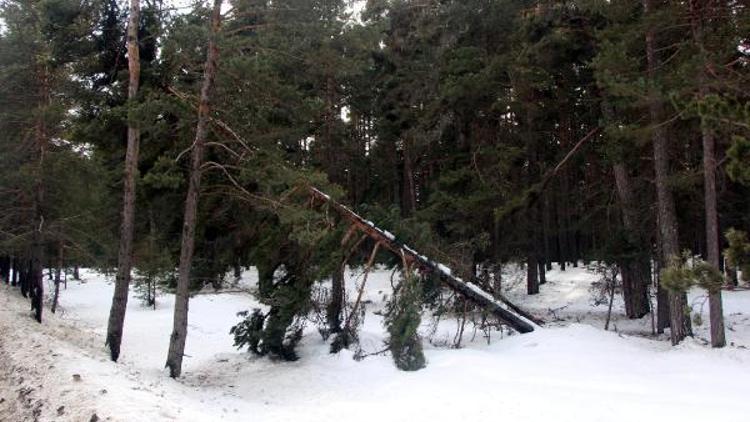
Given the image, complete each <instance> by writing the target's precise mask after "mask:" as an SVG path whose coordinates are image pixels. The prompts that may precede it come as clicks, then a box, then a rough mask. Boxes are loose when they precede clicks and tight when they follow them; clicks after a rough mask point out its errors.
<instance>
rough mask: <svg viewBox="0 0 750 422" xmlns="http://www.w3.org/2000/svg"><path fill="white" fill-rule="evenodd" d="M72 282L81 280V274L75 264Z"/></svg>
mask: <svg viewBox="0 0 750 422" xmlns="http://www.w3.org/2000/svg"><path fill="white" fill-rule="evenodd" d="M73 280H75V281H80V280H81V273H80V270H79V268H78V265H77V264H76V266H75V267H73Z"/></svg>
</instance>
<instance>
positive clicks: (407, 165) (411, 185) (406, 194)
mask: <svg viewBox="0 0 750 422" xmlns="http://www.w3.org/2000/svg"><path fill="white" fill-rule="evenodd" d="M408 145H409V141H408V140H404V151H403V152H404V158H403V159H404V175H403V178H404V180H403V190H402V194H403V210H404V211H403V215H404V216H405V217H410V216H412V215H414V212H415V211H416V210H417V192H416V187H415V181H414V169H413V168H412V164H413V163H412V160H411V151H410V150H409V148H407V146H408Z"/></svg>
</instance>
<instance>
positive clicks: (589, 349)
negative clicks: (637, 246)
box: [0, 268, 750, 422]
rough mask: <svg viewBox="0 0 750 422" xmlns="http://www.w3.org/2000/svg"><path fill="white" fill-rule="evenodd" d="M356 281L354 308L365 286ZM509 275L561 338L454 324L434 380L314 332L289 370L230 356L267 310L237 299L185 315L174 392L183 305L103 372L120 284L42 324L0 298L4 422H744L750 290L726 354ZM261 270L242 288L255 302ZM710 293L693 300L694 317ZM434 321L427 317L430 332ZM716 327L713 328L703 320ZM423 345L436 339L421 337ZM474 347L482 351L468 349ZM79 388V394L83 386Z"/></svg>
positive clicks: (135, 317)
mask: <svg viewBox="0 0 750 422" xmlns="http://www.w3.org/2000/svg"><path fill="white" fill-rule="evenodd" d="M347 274H348V286H347V290H348V291H347V294H348V296H349V297H350V298H352V297H355V296H356V289H357V288H358V287H359V283H361V274H358V273H355V274H350V273H349V272H347ZM514 277H515V279H520V276H514V275H513V274H512V273H511V274H509V275H507V276H506V277H504V280H507V282H506V283H507V284H506V287H505V289H506V290H505V292H506V294H507V295H508V296H509V297H510V298H511V299H513V300H516V302H518V303H519V304H521V305H523V306H525V307H526V308H527V309H529V310H531V311H532V312H534V313H535V314H537V315H538V316H541V317H543V318H545V319H547V320H548V321H550V323H548V324H547V325H546V326H545V327H544V328H537V330H536V331H535V332H533V333H530V334H524V335H517V334H514V335H507V334H506V335H501V333H499V332H495V333H494V334H493V337H492V341H491V342H490V343H489V344H488V342H487V340H486V339H485V338H483V337H482V335H481V331H480V332H479V333H478V334H476V335H474V333H473V332H472V329H471V328H470V327H469V326H467V328H466V333H465V335H464V341H463V343H462V348H460V349H453V348H450V347H445V346H438V345H439V344H443V343H451V340H452V339H453V336H454V333H455V328H456V326H457V325H456V322H455V320H446V321H444V322H443V323H441V324H440V325H439V327H438V329H437V331H436V333H435V334H434V335H433V336H432V341H427V340H425V342H424V344H425V354H426V357H427V360H428V366H427V368H425V369H423V370H421V371H417V372H401V371H398V370H397V369H396V368H395V367H394V366H393V364H392V362H391V358H390V356H388V355H384V354H381V355H374V356H369V357H367V358H366V359H364V360H362V361H355V360H354V359H353V353H352V352H350V351H346V350H345V351H343V352H341V353H339V354H338V355H331V354H329V353H328V344H327V343H326V342H324V341H323V340H322V338H321V336H320V335H318V334H317V332H316V329H315V328H314V327H308V329H307V330H306V335H305V337H304V339H303V341H302V343H301V344H300V346H299V348H298V350H299V354H300V359H299V360H298V361H295V362H280V361H275V360H272V359H270V358H267V357H255V356H252V355H250V354H248V353H247V352H245V351H238V350H236V349H235V348H234V347H233V346H232V338H231V337H230V336H229V329H230V327H231V326H232V325H234V324H235V323H236V322H237V321H238V318H237V317H236V316H235V314H236V312H239V311H242V310H248V309H252V308H253V307H258V306H259V305H258V303H257V301H256V300H255V299H254V298H253V297H252V296H251V295H250V294H249V293H247V292H245V291H243V289H242V288H234V289H231V290H232V291H230V292H224V293H213V292H203V293H201V294H198V295H196V296H194V297H193V298H192V299H191V301H190V322H189V334H188V339H187V350H186V354H187V357H186V358H185V362H184V367H183V374H184V377H183V378H181V379H179V380H173V379H171V378H169V376H168V375H167V373H166V372H165V371H164V370H163V369H162V368H163V366H164V362H165V359H166V353H167V347H168V342H169V334H170V332H171V326H172V312H173V311H172V306H173V302H174V299H173V296H172V295H169V294H161V295H160V296H159V298H158V304H157V309H156V310H152V309H150V308H145V307H143V305H142V304H141V303H140V301H139V300H138V299H137V298H135V297H134V296H131V298H130V301H129V304H128V313H127V317H126V321H125V335H124V339H123V348H122V356H121V358H120V361H119V362H118V363H112V362H110V361H109V359H108V354H107V349H106V348H105V347H104V333H105V332H106V323H107V317H108V311H109V306H110V303H111V299H112V289H113V285H112V280H111V279H110V278H107V277H105V276H103V275H101V274H96V273H93V272H83V281H82V282H75V281H70V282H69V284H68V288H67V290H63V291H62V295H61V311H60V312H58V314H57V315H52V314H50V313H46V314H45V317H46V320H45V322H44V324H42V325H39V324H37V323H36V322H35V321H33V320H32V319H31V318H30V314H29V311H28V302H26V301H25V300H23V299H22V298H21V297H20V294H19V293H18V292H17V291H15V290H13V289H11V288H10V287H7V286H5V285H2V286H1V287H0V420H2V421H25V420H40V421H88V420H89V419H90V418H91V416H92V415H93V414H96V415H97V416H98V417H99V418H100V420H112V421H247V420H251V421H331V420H344V419H346V420H356V421H430V422H441V421H446V422H447V421H451V422H453V421H456V420H467V421H468V420H477V421H485V420H486V421H490V420H516V421H531V422H533V421H544V422H549V421H555V422H564V421H576V422H586V421H608V422H616V421H628V422H631V421H633V420H643V421H649V420H679V421H681V422H686V421H688V422H689V421H706V420H717V421H723V422H731V421H738V422H739V421H747V420H748V410H750V407H748V404H747V401H746V400H747V399H746V396H747V392H746V390H747V381H748V379H750V351H748V350H747V349H746V346H748V345H750V316H749V315H750V291H734V292H725V293H724V299H725V302H724V310H725V313H726V318H727V327H728V331H727V337H728V340H729V341H730V342H731V343H732V344H731V346H728V347H727V348H724V349H720V350H719V349H711V348H710V346H707V345H706V344H705V337H706V327H699V328H698V329H697V330H696V333H697V336H696V338H695V339H689V340H688V341H686V342H684V343H683V344H681V345H680V346H678V347H671V346H670V345H669V342H668V341H667V340H666V337H665V336H660V337H656V338H654V337H650V336H649V335H648V334H649V332H650V320H649V319H648V317H646V318H644V319H643V320H640V321H636V322H633V321H628V320H626V319H625V318H624V316H623V315H622V303H621V301H620V300H618V301H616V302H615V315H614V317H613V326H615V327H617V332H615V331H604V330H603V328H602V327H603V325H604V324H603V320H602V319H603V316H604V314H605V313H606V306H599V307H593V306H592V305H591V304H590V299H589V293H588V288H589V287H590V285H591V283H592V282H593V281H596V279H597V277H596V275H593V274H591V273H590V272H588V271H586V270H584V269H582V268H577V269H569V270H568V271H566V272H561V271H559V270H558V269H555V270H553V271H550V272H548V273H547V279H548V280H549V281H548V283H547V284H545V285H543V286H542V289H541V290H542V292H541V294H539V295H536V296H533V297H529V296H526V295H524V294H523V293H522V291H523V287H524V286H522V285H521V283H518V282H516V283H514V282H513V280H514ZM256 279H257V276H256V274H255V272H254V271H247V272H245V274H244V275H243V280H242V283H241V284H240V287H243V288H252V287H253V286H254V284H255V283H256ZM390 292H391V273H390V271H385V270H378V271H375V272H373V273H372V274H370V276H369V278H368V280H367V286H366V289H365V295H364V298H363V300H364V303H365V304H366V310H367V316H366V319H365V322H364V325H363V326H362V329H361V334H360V338H361V346H362V348H363V349H364V351H365V352H376V351H378V350H381V349H382V348H383V340H384V339H385V330H384V328H383V327H382V317H380V316H379V315H377V314H376V313H375V312H377V311H379V310H382V307H383V304H384V301H385V300H386V299H387V297H388V296H389V295H390ZM699 294H700V293H699V292H694V293H693V294H692V295H691V300H692V301H693V302H694V303H696V307H697V306H699V303H700V298H699ZM427 319H428V318H425V320H427ZM704 319H705V320H706V321H707V319H708V318H707V316H706V317H705V318H704ZM423 328H424V333H425V335H427V334H428V331H430V324H428V323H427V322H425V324H424V327H423ZM472 336H473V337H474V338H473V340H472ZM74 375H78V376H79V377H80V380H78V381H77V380H76V379H75V378H76V377H74Z"/></svg>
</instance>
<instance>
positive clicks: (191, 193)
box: [166, 0, 222, 378]
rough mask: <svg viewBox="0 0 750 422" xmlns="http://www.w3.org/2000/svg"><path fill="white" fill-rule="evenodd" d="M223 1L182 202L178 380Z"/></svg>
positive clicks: (174, 355)
mask: <svg viewBox="0 0 750 422" xmlns="http://www.w3.org/2000/svg"><path fill="white" fill-rule="evenodd" d="M221 3H222V0H214V6H213V10H212V12H211V28H210V35H209V40H208V53H207V57H206V68H205V71H204V74H203V86H202V87H201V98H200V104H199V106H198V124H197V126H196V130H195V142H194V144H193V151H192V154H191V165H190V180H189V184H188V193H187V198H186V199H185V215H184V221H183V225H182V245H181V248H180V267H179V278H178V281H177V294H176V297H175V308H174V324H173V328H172V336H171V337H170V339H169V354H168V355H167V363H166V366H167V367H168V368H169V375H170V376H171V377H172V378H177V377H179V376H180V374H181V372H182V358H183V355H184V354H185V340H186V337H187V324H188V302H189V300H190V296H189V294H190V292H189V290H190V269H191V267H192V265H193V250H194V247H195V226H196V224H197V220H198V218H197V214H198V195H199V192H200V184H201V167H202V166H203V150H204V148H205V143H206V136H207V135H208V121H209V113H210V106H211V102H210V101H211V95H212V91H213V87H214V80H215V78H216V66H217V61H218V59H219V46H218V44H217V37H218V33H219V27H220V25H221Z"/></svg>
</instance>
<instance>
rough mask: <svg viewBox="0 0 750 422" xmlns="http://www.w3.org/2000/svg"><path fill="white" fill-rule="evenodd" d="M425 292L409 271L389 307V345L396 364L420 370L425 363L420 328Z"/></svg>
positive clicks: (406, 368)
mask: <svg viewBox="0 0 750 422" xmlns="http://www.w3.org/2000/svg"><path fill="white" fill-rule="evenodd" d="M421 311H422V292H421V287H420V284H419V282H418V281H417V280H416V279H415V278H414V276H412V275H406V276H405V277H404V278H403V279H402V280H401V282H400V283H399V285H398V290H397V291H396V292H395V293H394V295H393V297H392V298H391V300H390V302H389V303H388V306H387V309H386V317H385V325H386V328H387V329H388V348H389V350H390V351H391V356H392V357H393V362H394V363H395V364H396V367H397V368H399V369H401V370H403V371H416V370H419V369H422V368H424V367H425V364H426V361H425V357H424V353H423V351H422V341H421V339H420V337H419V334H418V332H417V330H418V329H419V324H420V322H421Z"/></svg>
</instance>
